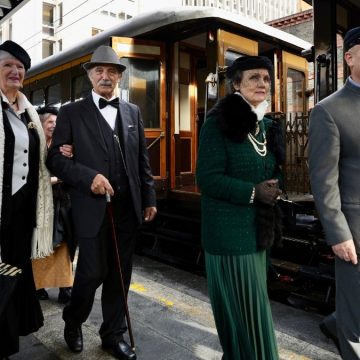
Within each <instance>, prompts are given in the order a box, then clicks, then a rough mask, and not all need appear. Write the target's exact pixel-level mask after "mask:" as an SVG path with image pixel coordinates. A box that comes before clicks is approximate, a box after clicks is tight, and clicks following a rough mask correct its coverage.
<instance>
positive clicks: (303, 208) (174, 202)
mask: <svg viewBox="0 0 360 360" xmlns="http://www.w3.org/2000/svg"><path fill="white" fill-rule="evenodd" d="M289 197H290V196H289ZM280 206H281V208H282V212H283V215H284V217H283V241H282V245H281V247H273V248H271V251H270V253H269V255H270V259H271V262H270V266H269V272H268V285H269V294H270V297H271V298H272V299H274V300H278V301H281V302H285V303H288V304H290V305H292V306H294V307H299V308H303V309H306V310H313V311H316V312H320V313H324V314H326V313H329V312H331V311H332V310H333V309H334V295H335V279H334V255H333V253H332V252H331V249H330V248H329V247H328V246H327V245H326V243H325V240H324V236H323V232H322V228H321V225H320V221H319V220H318V219H317V217H316V213H315V210H314V203H313V201H312V199H311V197H310V196H309V195H308V196H298V195H297V196H295V200H282V201H280ZM200 232H201V222H200V194H199V193H198V192H196V191H195V192H192V191H188V190H187V189H182V190H175V191H170V192H169V195H168V198H167V199H164V200H159V203H158V216H157V218H156V220H155V221H154V222H153V223H151V224H146V225H144V226H143V227H142V229H141V233H140V237H139V241H138V248H137V251H138V252H139V253H141V254H146V255H148V256H151V257H154V258H157V259H161V260H162V261H164V262H167V263H170V264H173V265H174V266H177V267H181V268H183V269H186V270H188V271H191V272H195V273H198V274H201V275H204V276H205V266H204V253H203V250H202V247H201V240H200Z"/></svg>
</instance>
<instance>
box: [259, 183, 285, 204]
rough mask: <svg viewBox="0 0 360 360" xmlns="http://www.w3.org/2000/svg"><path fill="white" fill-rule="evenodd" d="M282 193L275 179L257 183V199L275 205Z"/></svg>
mask: <svg viewBox="0 0 360 360" xmlns="http://www.w3.org/2000/svg"><path fill="white" fill-rule="evenodd" d="M281 193H282V191H281V190H280V189H279V188H278V186H277V181H275V180H266V181H263V182H262V183H260V184H256V185H255V199H256V200H257V201H260V202H262V203H263V204H266V205H271V206H274V205H275V204H276V200H277V197H278V196H279V195H280V194H281Z"/></svg>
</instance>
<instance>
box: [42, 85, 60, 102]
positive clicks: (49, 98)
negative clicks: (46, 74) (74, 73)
mask: <svg viewBox="0 0 360 360" xmlns="http://www.w3.org/2000/svg"><path fill="white" fill-rule="evenodd" d="M45 95H46V96H45V98H46V103H47V104H59V103H61V84H60V83H56V84H52V85H49V86H48V87H47V88H46V94H45Z"/></svg>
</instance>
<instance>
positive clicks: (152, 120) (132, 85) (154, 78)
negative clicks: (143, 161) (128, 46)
mask: <svg viewBox="0 0 360 360" xmlns="http://www.w3.org/2000/svg"><path fill="white" fill-rule="evenodd" d="M121 62H122V64H124V65H125V66H126V70H125V71H124V72H123V73H122V79H121V81H120V84H119V95H120V98H121V99H122V100H124V101H128V102H131V103H134V104H136V105H137V106H139V108H140V112H141V115H142V118H143V123H144V128H145V129H161V116H160V114H161V106H160V102H161V101H160V100H161V98H160V95H161V62H160V61H159V60H158V59H146V58H138V57H122V58H121Z"/></svg>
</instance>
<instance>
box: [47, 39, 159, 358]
mask: <svg viewBox="0 0 360 360" xmlns="http://www.w3.org/2000/svg"><path fill="white" fill-rule="evenodd" d="M84 68H85V70H86V71H87V74H88V77H89V79H90V81H91V83H92V85H93V91H92V93H91V94H90V95H89V96H88V97H87V98H85V99H83V100H80V101H77V102H75V103H70V104H67V105H64V106H63V107H61V109H60V111H59V114H58V117H57V126H56V128H55V132H54V136H53V142H52V146H51V148H50V150H49V154H48V159H47V165H48V167H49V169H50V170H51V172H52V173H53V174H54V175H55V176H58V177H59V178H60V179H62V180H63V181H64V182H65V183H66V184H68V185H69V186H70V196H71V204H72V214H73V221H74V230H75V236H76V237H77V239H78V243H79V257H78V262H77V267H76V274H75V281H74V285H73V290H72V294H71V300H70V303H69V304H68V305H66V306H65V308H64V312H63V319H64V321H65V329H64V337H65V341H66V343H67V345H68V347H69V348H70V350H72V351H73V352H81V351H82V349H83V339H82V332H81V325H82V323H83V322H85V321H86V319H87V318H88V316H89V314H90V312H91V309H92V305H93V302H94V296H95V291H96V289H97V288H98V287H99V286H100V285H102V294H101V303H102V304H101V305H102V312H103V323H102V325H101V327H100V331H99V332H100V337H101V340H102V346H103V348H104V349H105V350H106V351H108V352H110V353H112V354H113V355H114V356H115V357H116V358H118V359H122V360H135V359H136V354H135V352H134V351H133V350H132V349H131V348H130V346H129V345H128V344H127V343H126V342H125V341H124V338H123V334H124V332H125V331H126V324H125V311H124V306H123V305H124V304H122V302H121V301H122V300H121V288H120V282H119V274H118V270H117V263H116V257H115V256H114V248H113V245H112V231H111V230H112V224H111V221H109V219H108V217H107V216H106V213H105V210H106V199H105V194H106V193H108V194H110V195H111V196H112V209H113V213H114V223H115V227H116V230H117V231H116V232H117V234H118V235H119V239H118V245H117V246H118V248H119V249H120V251H119V252H120V260H121V267H122V274H123V279H124V285H125V290H126V292H127V291H128V289H129V285H130V278H131V269H132V255H133V251H134V248H135V237H136V232H137V229H138V227H139V225H140V224H141V222H142V221H143V220H145V221H151V220H152V219H153V218H154V216H155V214H156V207H155V201H156V200H155V191H154V181H153V178H152V175H151V170H150V165H149V158H148V153H147V149H146V140H145V135H144V128H143V122H142V119H141V115H140V110H139V108H138V107H137V106H136V105H134V104H131V103H127V102H124V101H121V100H119V98H117V97H115V89H116V87H117V84H118V82H119V81H120V79H121V76H122V72H123V71H124V70H125V66H123V65H122V64H120V61H119V58H118V56H117V55H116V53H115V51H114V50H113V49H112V48H111V47H109V46H100V47H98V48H97V49H96V50H95V51H94V53H93V55H92V58H91V61H90V62H87V63H85V64H84ZM63 144H72V145H73V149H74V151H73V157H72V158H65V157H64V156H62V155H61V153H60V148H61V146H62V145H63ZM64 160H65V161H64Z"/></svg>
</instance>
